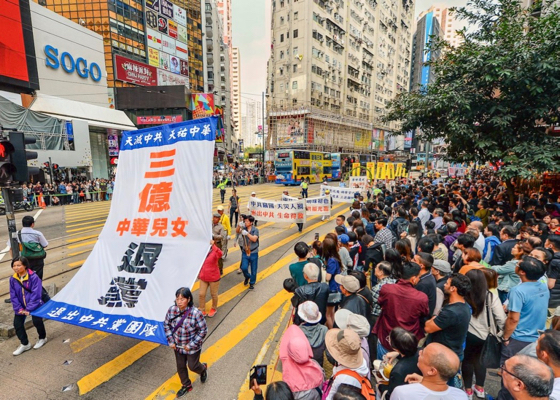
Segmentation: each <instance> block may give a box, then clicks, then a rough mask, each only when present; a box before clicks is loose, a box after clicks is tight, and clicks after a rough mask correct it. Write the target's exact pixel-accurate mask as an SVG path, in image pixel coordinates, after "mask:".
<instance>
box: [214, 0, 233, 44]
mask: <svg viewBox="0 0 560 400" xmlns="http://www.w3.org/2000/svg"><path fill="white" fill-rule="evenodd" d="M216 6H217V7H218V13H219V14H220V16H221V17H222V25H223V27H224V33H223V36H224V43H225V44H227V45H228V46H231V43H232V37H231V0H217V1H216Z"/></svg>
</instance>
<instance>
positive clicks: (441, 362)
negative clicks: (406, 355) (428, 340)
mask: <svg viewBox="0 0 560 400" xmlns="http://www.w3.org/2000/svg"><path fill="white" fill-rule="evenodd" d="M459 365H460V362H459V358H458V357H457V355H456V354H455V353H454V352H453V351H451V350H450V349H448V348H447V347H445V346H443V345H441V344H439V343H432V344H429V345H428V346H426V347H425V348H424V350H420V352H419V355H418V368H419V369H420V372H421V373H422V375H421V376H420V375H418V374H411V375H409V376H407V377H406V378H405V381H406V382H408V385H402V386H397V387H396V388H395V389H394V390H393V394H392V395H391V400H412V399H414V400H418V399H423V400H427V399H442V400H451V399H453V400H467V395H466V394H465V392H463V391H462V390H460V389H457V388H454V387H449V386H448V385H447V382H448V381H449V380H450V379H451V378H453V377H454V376H455V375H456V374H457V371H459Z"/></svg>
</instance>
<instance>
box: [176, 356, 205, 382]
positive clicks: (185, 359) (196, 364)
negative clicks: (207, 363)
mask: <svg viewBox="0 0 560 400" xmlns="http://www.w3.org/2000/svg"><path fill="white" fill-rule="evenodd" d="M174 353H175V362H176V363H177V373H178V374H179V379H181V385H183V386H187V387H188V386H191V385H192V383H191V380H190V379H189V370H188V369H187V364H188V366H189V369H190V370H191V371H192V372H194V373H197V374H199V375H200V374H202V373H203V372H204V370H205V368H204V365H202V363H201V362H200V350H198V351H197V352H196V353H194V354H183V353H179V352H178V351H174Z"/></svg>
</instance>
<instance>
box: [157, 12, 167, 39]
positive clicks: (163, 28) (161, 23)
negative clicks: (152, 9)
mask: <svg viewBox="0 0 560 400" xmlns="http://www.w3.org/2000/svg"><path fill="white" fill-rule="evenodd" d="M158 29H159V31H160V32H161V33H165V34H166V35H167V18H165V17H162V16H161V15H159V16H158Z"/></svg>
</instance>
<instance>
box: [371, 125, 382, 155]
mask: <svg viewBox="0 0 560 400" xmlns="http://www.w3.org/2000/svg"><path fill="white" fill-rule="evenodd" d="M372 142H373V144H372V149H373V150H377V151H385V131H383V130H382V129H374V130H373V134H372Z"/></svg>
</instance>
